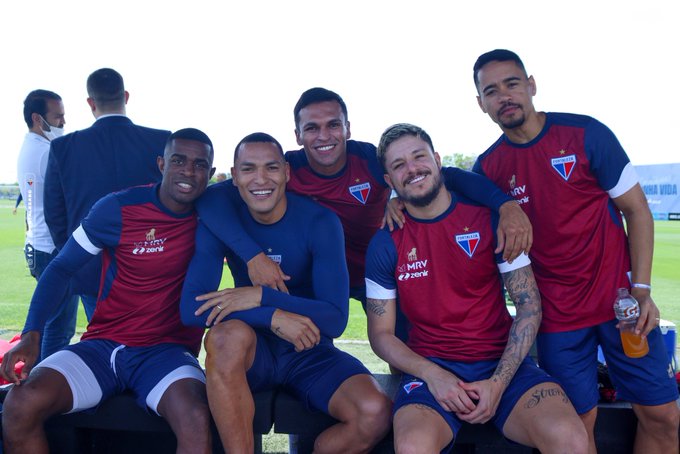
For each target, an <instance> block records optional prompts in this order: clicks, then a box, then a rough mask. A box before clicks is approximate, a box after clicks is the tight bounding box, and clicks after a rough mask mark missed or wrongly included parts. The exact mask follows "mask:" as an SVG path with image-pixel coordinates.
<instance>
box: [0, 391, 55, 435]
mask: <svg viewBox="0 0 680 454" xmlns="http://www.w3.org/2000/svg"><path fill="white" fill-rule="evenodd" d="M49 416H50V415H49V412H48V410H47V408H45V405H44V399H41V398H40V395H39V393H38V392H37V391H36V390H35V389H30V388H28V387H25V385H21V386H15V387H14V388H12V390H11V391H10V392H9V394H7V397H6V398H5V401H4V403H3V404H2V425H3V428H4V431H5V432H6V433H7V434H8V436H9V435H15V434H19V435H20V434H21V433H23V432H24V431H27V430H28V428H30V427H32V426H35V425H38V424H40V425H42V424H43V423H44V422H45V420H46V419H47V418H48V417H49Z"/></svg>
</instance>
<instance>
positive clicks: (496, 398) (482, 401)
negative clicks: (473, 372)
mask: <svg viewBox="0 0 680 454" xmlns="http://www.w3.org/2000/svg"><path fill="white" fill-rule="evenodd" d="M458 384H459V386H460V387H461V388H462V389H463V390H465V392H467V393H468V396H470V397H471V398H472V399H475V400H476V401H477V408H475V409H474V410H473V411H471V412H469V413H467V414H460V413H459V414H458V415H457V416H458V417H459V418H460V419H461V420H462V421H465V422H468V423H470V424H483V423H485V422H487V421H488V420H490V419H491V418H492V417H493V415H495V414H496V410H497V409H498V404H499V403H500V401H501V396H502V395H503V390H504V387H503V385H502V384H501V383H500V382H495V381H493V380H481V381H476V382H472V383H465V382H459V383H458Z"/></svg>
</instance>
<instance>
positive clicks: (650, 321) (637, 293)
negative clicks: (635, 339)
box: [630, 288, 661, 337]
mask: <svg viewBox="0 0 680 454" xmlns="http://www.w3.org/2000/svg"><path fill="white" fill-rule="evenodd" d="M630 293H631V295H632V296H633V298H635V299H636V300H637V302H638V304H639V305H640V318H639V319H638V322H637V325H635V332H636V333H638V334H639V335H640V336H642V337H646V336H647V335H648V334H649V333H650V332H651V331H652V330H653V329H654V328H656V327H657V326H659V321H661V314H660V312H659V308H658V307H657V306H656V303H654V300H653V299H652V295H650V292H649V290H648V289H644V288H632V289H631V291H630Z"/></svg>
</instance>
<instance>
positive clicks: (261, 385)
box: [247, 332, 370, 414]
mask: <svg viewBox="0 0 680 454" xmlns="http://www.w3.org/2000/svg"><path fill="white" fill-rule="evenodd" d="M357 374H370V372H369V371H368V369H366V367H365V366H364V365H363V364H362V363H361V362H360V361H359V360H358V359H356V358H355V357H353V356H352V355H350V354H348V353H345V352H343V351H342V350H339V349H338V348H336V347H335V346H334V345H333V344H332V343H331V342H330V341H325V342H324V341H322V343H320V344H319V345H317V346H316V347H314V348H311V349H309V350H304V351H302V352H296V351H295V348H294V347H293V345H292V344H290V343H289V342H286V341H284V340H282V339H279V338H278V337H276V336H275V335H273V334H272V335H269V334H263V333H260V332H258V333H257V348H256V350H255V359H254V361H253V365H252V367H251V368H250V369H249V370H248V373H247V378H248V384H249V385H250V389H251V391H253V392H257V391H264V390H268V389H272V388H275V387H277V386H282V387H283V388H284V389H285V390H286V391H288V392H290V393H291V394H293V395H294V396H296V397H297V398H298V399H300V400H301V401H302V402H304V403H305V405H306V406H307V408H313V409H316V410H320V411H323V412H325V413H326V414H328V402H329V401H330V399H331V397H333V394H334V393H335V391H336V390H337V389H338V388H339V387H340V385H341V384H342V383H343V382H344V381H345V380H347V379H348V378H350V377H352V376H354V375H357Z"/></svg>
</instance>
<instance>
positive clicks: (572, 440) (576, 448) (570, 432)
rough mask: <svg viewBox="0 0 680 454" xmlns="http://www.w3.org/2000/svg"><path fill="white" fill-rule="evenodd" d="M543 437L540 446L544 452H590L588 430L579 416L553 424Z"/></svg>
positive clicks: (584, 453)
mask: <svg viewBox="0 0 680 454" xmlns="http://www.w3.org/2000/svg"><path fill="white" fill-rule="evenodd" d="M542 438H543V443H542V444H539V446H538V447H539V449H540V450H541V451H542V452H547V451H549V450H553V451H554V452H570V453H574V454H578V453H583V454H586V453H588V431H587V430H586V427H585V426H584V425H583V423H582V422H581V421H580V419H578V418H570V420H569V421H564V422H562V423H560V424H553V425H551V426H550V427H549V428H548V429H547V430H546V433H544V434H543V437H542Z"/></svg>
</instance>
